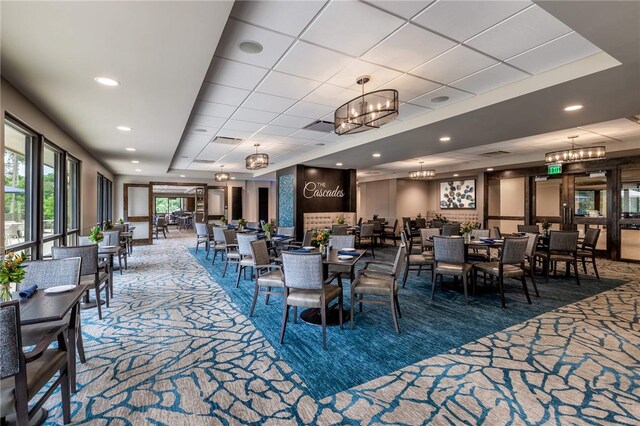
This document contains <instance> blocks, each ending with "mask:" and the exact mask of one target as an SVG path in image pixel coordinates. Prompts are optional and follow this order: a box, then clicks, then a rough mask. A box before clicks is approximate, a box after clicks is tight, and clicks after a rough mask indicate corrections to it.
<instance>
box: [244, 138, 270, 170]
mask: <svg viewBox="0 0 640 426" xmlns="http://www.w3.org/2000/svg"><path fill="white" fill-rule="evenodd" d="M253 146H255V147H256V153H255V154H251V155H248V156H247V158H245V159H244V160H245V165H246V167H247V169H249V170H258V169H264V168H265V167H267V166H269V156H268V155H267V154H265V153H258V147H259V146H260V144H259V143H257V144H254V145H253Z"/></svg>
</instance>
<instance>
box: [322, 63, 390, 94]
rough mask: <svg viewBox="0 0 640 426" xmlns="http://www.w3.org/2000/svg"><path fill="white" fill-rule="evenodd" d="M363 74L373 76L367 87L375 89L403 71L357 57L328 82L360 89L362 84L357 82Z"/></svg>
mask: <svg viewBox="0 0 640 426" xmlns="http://www.w3.org/2000/svg"><path fill="white" fill-rule="evenodd" d="M363 75H368V76H370V77H371V80H370V81H369V83H367V86H366V89H367V90H369V89H371V90H374V89H375V88H377V87H380V86H382V85H383V84H386V83H388V82H390V81H391V80H394V79H396V78H398V77H400V76H401V75H402V73H401V72H398V71H394V70H392V69H389V68H385V67H381V66H378V65H375V64H370V63H369V62H365V61H361V60H359V59H357V60H354V61H353V62H351V63H350V64H349V65H348V66H347V67H346V68H345V69H343V70H342V71H340V72H339V73H337V74H336V75H334V76H333V77H331V78H330V79H329V80H328V81H327V83H329V84H333V85H336V86H340V87H347V88H350V89H355V90H360V86H359V85H358V84H357V83H356V80H357V79H358V77H360V76H363Z"/></svg>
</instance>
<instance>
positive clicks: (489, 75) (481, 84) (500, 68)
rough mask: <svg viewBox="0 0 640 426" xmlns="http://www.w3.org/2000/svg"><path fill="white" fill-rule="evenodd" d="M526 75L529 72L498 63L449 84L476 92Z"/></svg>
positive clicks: (520, 78) (503, 84) (487, 89)
mask: <svg viewBox="0 0 640 426" xmlns="http://www.w3.org/2000/svg"><path fill="white" fill-rule="evenodd" d="M527 77H529V74H526V73H523V72H522V71H518V70H517V69H515V68H513V67H510V66H508V65H505V64H503V63H499V64H497V65H494V66H492V67H490V68H487V69H485V70H483V71H480V72H477V73H475V74H472V75H470V76H468V77H465V78H463V79H461V80H458V81H454V82H453V83H451V85H452V86H453V87H456V88H458V89H462V90H466V91H467V92H471V93H476V94H478V93H484V92H486V91H489V90H491V89H495V88H497V87H501V86H505V85H507V84H509V83H513V82H514V81H518V80H522V79H523V78H527Z"/></svg>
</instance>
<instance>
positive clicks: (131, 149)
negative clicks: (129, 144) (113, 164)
mask: <svg viewBox="0 0 640 426" xmlns="http://www.w3.org/2000/svg"><path fill="white" fill-rule="evenodd" d="M125 149H126V150H127V151H131V152H133V151H135V150H136V149H135V148H125Z"/></svg>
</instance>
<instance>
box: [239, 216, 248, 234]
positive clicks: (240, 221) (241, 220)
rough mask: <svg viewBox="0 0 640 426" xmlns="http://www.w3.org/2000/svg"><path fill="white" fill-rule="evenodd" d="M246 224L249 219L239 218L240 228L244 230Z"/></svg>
mask: <svg viewBox="0 0 640 426" xmlns="http://www.w3.org/2000/svg"><path fill="white" fill-rule="evenodd" d="M245 226H247V220H246V219H244V218H242V219H238V230H239V231H243V230H244V227H245Z"/></svg>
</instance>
